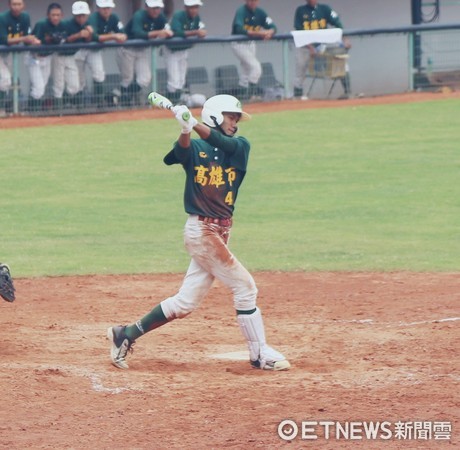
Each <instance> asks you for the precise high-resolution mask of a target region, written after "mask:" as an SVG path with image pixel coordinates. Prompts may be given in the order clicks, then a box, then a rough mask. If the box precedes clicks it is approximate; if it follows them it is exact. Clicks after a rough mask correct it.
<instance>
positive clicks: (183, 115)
mask: <svg viewBox="0 0 460 450" xmlns="http://www.w3.org/2000/svg"><path fill="white" fill-rule="evenodd" d="M173 111H174V114H175V115H176V119H177V121H178V122H179V124H180V125H181V127H182V134H190V133H191V132H192V130H193V127H194V126H195V125H196V124H197V123H198V120H196V119H195V118H194V117H193V116H192V113H191V112H190V110H189V109H188V108H187V107H186V106H185V105H181V106H174V108H173Z"/></svg>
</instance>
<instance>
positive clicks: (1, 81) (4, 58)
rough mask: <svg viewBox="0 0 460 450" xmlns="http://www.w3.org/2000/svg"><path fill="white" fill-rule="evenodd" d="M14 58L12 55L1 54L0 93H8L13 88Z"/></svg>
mask: <svg viewBox="0 0 460 450" xmlns="http://www.w3.org/2000/svg"><path fill="white" fill-rule="evenodd" d="M12 70H13V56H12V54H11V53H3V54H0V91H4V92H6V91H8V90H9V89H10V87H11V72H12Z"/></svg>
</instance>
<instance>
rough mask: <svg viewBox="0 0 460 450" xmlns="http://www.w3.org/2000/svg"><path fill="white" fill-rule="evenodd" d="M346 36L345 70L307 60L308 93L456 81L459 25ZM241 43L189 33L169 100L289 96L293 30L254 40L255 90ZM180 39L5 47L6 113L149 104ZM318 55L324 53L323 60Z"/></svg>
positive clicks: (396, 89) (1, 63) (393, 89)
mask: <svg viewBox="0 0 460 450" xmlns="http://www.w3.org/2000/svg"><path fill="white" fill-rule="evenodd" d="M345 34H346V35H347V36H348V37H349V39H350V41H351V43H352V48H351V49H350V51H349V52H348V53H347V54H346V55H342V56H340V55H337V53H342V52H333V53H334V56H333V58H334V59H331V61H330V62H331V63H333V66H331V68H332V67H335V68H336V69H337V68H340V70H334V71H331V70H328V71H322V72H320V71H318V70H312V67H313V68H315V67H316V66H315V65H314V64H313V62H312V61H310V62H309V65H307V66H306V70H305V74H304V75H305V78H304V79H303V81H302V90H303V91H304V93H305V95H304V96H302V98H306V97H307V95H306V94H307V93H308V97H309V98H340V97H343V93H344V89H345V87H346V86H345V84H344V79H345V76H346V77H347V80H348V83H349V84H350V86H349V94H350V95H349V96H357V95H359V96H377V95H384V94H391V93H401V92H407V91H413V90H439V89H443V88H448V89H457V88H459V87H460V24H458V25H442V26H441V25H425V26H411V27H406V28H400V29H379V30H346V31H345ZM238 41H240V42H244V41H246V39H245V38H238V37H234V36H232V37H228V38H222V37H209V38H206V39H202V40H198V39H196V40H193V39H190V40H188V42H189V43H191V44H193V45H192V48H190V49H188V50H187V51H186V54H184V55H183V57H184V58H185V60H186V69H185V72H184V73H185V78H184V84H183V88H182V89H181V90H180V92H179V96H177V98H174V99H173V100H174V101H175V102H182V103H185V104H187V105H189V106H192V107H193V106H200V105H201V104H202V102H203V101H204V99H206V98H208V97H210V96H212V95H214V94H216V93H224V92H225V93H230V94H234V95H237V96H239V97H241V99H242V100H243V101H246V102H248V101H252V102H254V101H258V102H263V101H276V100H282V99H288V98H292V97H293V96H294V94H295V89H294V83H295V79H296V77H297V78H298V74H297V75H296V57H297V56H298V52H299V51H300V50H299V49H296V48H295V47H294V44H293V41H292V36H291V35H290V34H287V35H278V36H276V37H275V38H274V39H272V40H270V41H256V42H255V45H256V55H257V59H258V60H259V61H260V63H261V69H262V74H261V77H260V80H259V82H258V83H257V86H256V87H255V89H254V90H253V91H252V92H250V91H244V90H242V89H241V86H240V84H241V83H240V77H241V66H240V64H239V61H238V59H237V58H236V56H235V52H234V50H233V44H234V43H235V42H238ZM178 42H182V41H180V40H178V39H177V38H174V39H170V40H152V41H151V42H148V43H146V42H140V41H130V42H129V43H128V44H125V45H123V46H122V45H118V44H114V43H110V44H82V45H76V44H62V45H59V46H57V45H56V46H36V47H29V48H26V47H24V46H11V47H0V72H1V73H3V74H5V73H6V72H5V70H4V69H5V68H7V70H8V71H9V72H8V73H9V76H10V79H9V82H8V80H6V78H5V75H3V77H2V78H1V81H0V93H1V94H0V95H2V97H1V98H0V101H1V103H0V114H2V115H11V114H27V115H37V116H38V115H65V114H87V113H95V112H105V111H114V110H120V109H128V110H129V109H133V108H146V107H147V106H148V105H147V95H148V93H149V92H150V91H158V92H160V93H161V94H163V95H166V96H171V95H172V93H171V92H170V89H169V84H168V83H169V82H170V76H171V73H170V72H168V58H170V55H171V53H174V52H171V50H174V48H173V47H174V45H177V43H178ZM326 54H327V53H326ZM337 56H339V57H338V59H337ZM321 57H323V58H324V55H323V54H322V52H321V51H320V52H319V53H318V62H321ZM182 67H183V66H182ZM337 80H340V81H341V83H336V81H337ZM297 84H298V79H297ZM349 96H348V97H349Z"/></svg>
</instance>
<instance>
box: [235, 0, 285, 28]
mask: <svg viewBox="0 0 460 450" xmlns="http://www.w3.org/2000/svg"><path fill="white" fill-rule="evenodd" d="M262 28H264V29H266V30H272V29H273V30H275V32H276V26H275V24H274V23H273V20H272V19H271V18H270V17H269V16H268V15H267V13H266V12H265V11H264V10H263V9H262V8H256V9H255V10H254V11H252V10H250V9H249V8H248V7H247V6H246V5H243V6H240V7H239V8H238V9H237V10H236V14H235V18H234V19H233V24H232V34H243V35H247V34H248V31H259V30H261V29H262Z"/></svg>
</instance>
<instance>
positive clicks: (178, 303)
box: [161, 293, 199, 320]
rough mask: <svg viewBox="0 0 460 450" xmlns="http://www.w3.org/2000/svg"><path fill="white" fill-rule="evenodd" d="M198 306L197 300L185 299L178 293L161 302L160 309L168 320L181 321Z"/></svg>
mask: <svg viewBox="0 0 460 450" xmlns="http://www.w3.org/2000/svg"><path fill="white" fill-rule="evenodd" d="M198 306H199V299H194V298H193V297H188V298H185V297H183V296H182V295H181V294H180V293H179V294H176V295H175V296H173V297H169V298H167V299H166V300H163V301H162V302H161V308H162V309H163V312H164V315H165V316H166V318H167V319H168V320H172V319H183V318H184V317H186V316H188V315H189V314H190V313H192V312H193V311H195V309H197V308H198Z"/></svg>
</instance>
